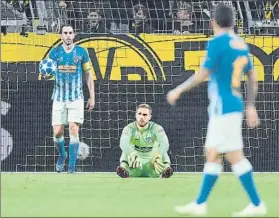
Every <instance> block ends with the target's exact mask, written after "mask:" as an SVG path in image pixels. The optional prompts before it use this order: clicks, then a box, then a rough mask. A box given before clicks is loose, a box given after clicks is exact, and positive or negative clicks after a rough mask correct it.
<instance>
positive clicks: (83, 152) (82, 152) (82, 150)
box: [77, 142, 90, 160]
mask: <svg viewBox="0 0 279 218" xmlns="http://www.w3.org/2000/svg"><path fill="white" fill-rule="evenodd" d="M89 154H90V151H89V146H88V145H87V144H85V143H84V142H81V143H80V144H79V149H78V156H77V158H78V159H79V160H85V159H86V158H87V157H88V156H89Z"/></svg>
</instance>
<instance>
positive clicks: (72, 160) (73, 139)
mask: <svg viewBox="0 0 279 218" xmlns="http://www.w3.org/2000/svg"><path fill="white" fill-rule="evenodd" d="M78 148H79V137H78V136H70V144H69V170H70V171H74V170H75V166H76V160H77V155H78Z"/></svg>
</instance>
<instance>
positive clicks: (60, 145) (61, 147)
mask: <svg viewBox="0 0 279 218" xmlns="http://www.w3.org/2000/svg"><path fill="white" fill-rule="evenodd" d="M53 141H54V144H55V147H56V149H57V150H58V152H59V155H60V156H62V157H65V156H66V152H65V139H64V136H61V137H60V138H56V137H53Z"/></svg>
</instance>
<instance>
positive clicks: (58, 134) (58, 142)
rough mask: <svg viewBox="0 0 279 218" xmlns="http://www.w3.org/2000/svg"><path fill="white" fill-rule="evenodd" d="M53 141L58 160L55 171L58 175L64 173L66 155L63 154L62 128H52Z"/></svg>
mask: <svg viewBox="0 0 279 218" xmlns="http://www.w3.org/2000/svg"><path fill="white" fill-rule="evenodd" d="M53 141H54V144H55V147H56V149H57V150H58V152H59V158H58V160H57V163H56V171H57V172H58V173H60V172H62V171H64V165H65V160H66V158H67V153H66V152H65V140H64V126H63V125H55V126H53Z"/></svg>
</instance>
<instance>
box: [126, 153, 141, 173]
mask: <svg viewBox="0 0 279 218" xmlns="http://www.w3.org/2000/svg"><path fill="white" fill-rule="evenodd" d="M128 163H129V167H131V168H140V169H141V168H142V164H141V160H140V158H139V157H138V155H137V153H136V152H135V151H134V152H132V153H131V154H130V155H128Z"/></svg>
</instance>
